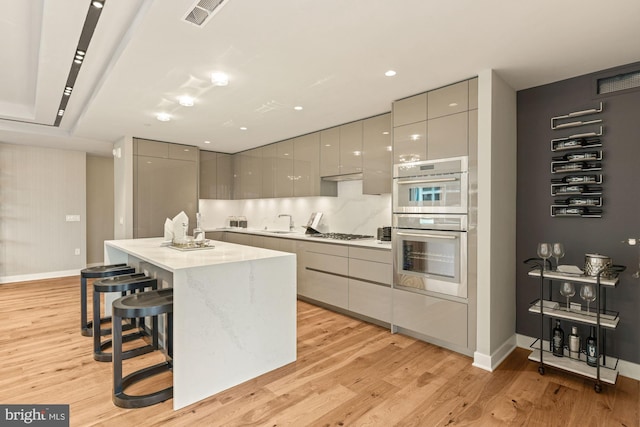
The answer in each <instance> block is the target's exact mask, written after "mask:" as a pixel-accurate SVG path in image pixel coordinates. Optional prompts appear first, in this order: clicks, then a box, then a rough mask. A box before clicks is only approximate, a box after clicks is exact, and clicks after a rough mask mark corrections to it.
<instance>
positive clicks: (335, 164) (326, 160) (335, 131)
mask: <svg viewBox="0 0 640 427" xmlns="http://www.w3.org/2000/svg"><path fill="white" fill-rule="evenodd" d="M339 174H340V129H339V128H338V127H335V128H331V129H325V130H323V131H321V132H320V176H335V175H339Z"/></svg>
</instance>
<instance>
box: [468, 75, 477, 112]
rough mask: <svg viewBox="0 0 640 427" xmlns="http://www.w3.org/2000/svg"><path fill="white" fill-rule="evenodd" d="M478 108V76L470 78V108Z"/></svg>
mask: <svg viewBox="0 0 640 427" xmlns="http://www.w3.org/2000/svg"><path fill="white" fill-rule="evenodd" d="M477 109H478V78H477V77H476V78H475V79H471V80H469V110H477Z"/></svg>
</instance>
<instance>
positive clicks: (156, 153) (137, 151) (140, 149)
mask: <svg viewBox="0 0 640 427" xmlns="http://www.w3.org/2000/svg"><path fill="white" fill-rule="evenodd" d="M133 154H134V155H136V156H146V157H160V158H163V159H167V158H169V144H167V143H166V142H160V141H151V140H149V139H140V138H134V139H133Z"/></svg>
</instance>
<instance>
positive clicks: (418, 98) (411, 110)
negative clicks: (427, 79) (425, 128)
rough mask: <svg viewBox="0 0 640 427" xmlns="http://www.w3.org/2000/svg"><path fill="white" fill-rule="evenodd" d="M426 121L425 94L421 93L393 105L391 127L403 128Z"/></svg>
mask: <svg viewBox="0 0 640 427" xmlns="http://www.w3.org/2000/svg"><path fill="white" fill-rule="evenodd" d="M426 119H427V94H426V93H421V94H419V95H414V96H411V97H408V98H404V99H399V100H397V101H395V102H394V103H393V126H394V127H397V126H403V125H408V124H411V123H416V122H421V121H423V120H426Z"/></svg>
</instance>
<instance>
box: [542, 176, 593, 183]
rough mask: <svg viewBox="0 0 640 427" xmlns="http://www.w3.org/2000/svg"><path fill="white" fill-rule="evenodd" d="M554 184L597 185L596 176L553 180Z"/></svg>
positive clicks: (566, 177) (567, 177)
mask: <svg viewBox="0 0 640 427" xmlns="http://www.w3.org/2000/svg"><path fill="white" fill-rule="evenodd" d="M551 182H552V183H556V184H563V183H564V184H589V183H596V182H597V176H596V175H569V176H565V177H563V178H551Z"/></svg>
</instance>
